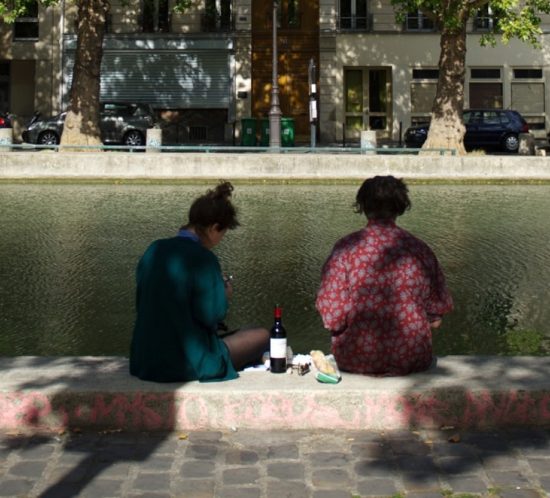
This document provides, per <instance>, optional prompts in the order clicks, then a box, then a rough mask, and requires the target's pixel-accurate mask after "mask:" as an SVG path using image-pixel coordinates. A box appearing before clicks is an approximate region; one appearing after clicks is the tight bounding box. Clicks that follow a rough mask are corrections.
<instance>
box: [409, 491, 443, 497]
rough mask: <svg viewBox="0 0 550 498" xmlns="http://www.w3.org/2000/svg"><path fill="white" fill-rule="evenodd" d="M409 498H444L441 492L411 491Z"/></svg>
mask: <svg viewBox="0 0 550 498" xmlns="http://www.w3.org/2000/svg"><path fill="white" fill-rule="evenodd" d="M407 498H442V494H441V492H439V491H411V492H410V493H407Z"/></svg>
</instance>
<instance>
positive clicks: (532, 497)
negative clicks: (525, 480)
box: [498, 488, 540, 498]
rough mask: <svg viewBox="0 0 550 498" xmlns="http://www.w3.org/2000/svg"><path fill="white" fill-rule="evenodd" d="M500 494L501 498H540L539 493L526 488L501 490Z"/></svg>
mask: <svg viewBox="0 0 550 498" xmlns="http://www.w3.org/2000/svg"><path fill="white" fill-rule="evenodd" d="M498 494H499V495H500V498H540V494H539V492H538V491H536V490H534V489H524V488H520V489H517V488H511V489H508V488H506V489H501V490H499V493H498Z"/></svg>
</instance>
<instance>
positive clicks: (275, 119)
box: [269, 0, 281, 148]
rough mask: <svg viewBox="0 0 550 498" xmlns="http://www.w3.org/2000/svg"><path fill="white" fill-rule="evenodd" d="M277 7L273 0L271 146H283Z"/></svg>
mask: <svg viewBox="0 0 550 498" xmlns="http://www.w3.org/2000/svg"><path fill="white" fill-rule="evenodd" d="M277 7H278V0H273V62H272V67H273V74H272V81H271V108H270V109H269V146H270V147H272V148H278V147H280V146H281V108H280V106H279V82H278V74H277Z"/></svg>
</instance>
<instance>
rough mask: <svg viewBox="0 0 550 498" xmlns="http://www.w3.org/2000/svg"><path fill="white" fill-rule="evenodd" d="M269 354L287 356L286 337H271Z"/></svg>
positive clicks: (276, 356)
mask: <svg viewBox="0 0 550 498" xmlns="http://www.w3.org/2000/svg"><path fill="white" fill-rule="evenodd" d="M269 356H270V357H271V358H286V339H271V340H270V343H269Z"/></svg>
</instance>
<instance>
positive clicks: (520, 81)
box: [0, 0, 550, 144]
mask: <svg viewBox="0 0 550 498" xmlns="http://www.w3.org/2000/svg"><path fill="white" fill-rule="evenodd" d="M278 4H279V8H278V10H277V16H276V17H277V32H278V36H277V52H278V84H279V88H280V105H281V110H282V113H283V116H285V117H290V118H293V120H294V124H295V132H296V141H297V142H298V143H300V142H302V143H309V142H310V135H309V134H310V130H311V128H310V114H309V112H310V111H309V100H310V85H309V83H311V81H308V79H309V76H310V75H309V74H308V67H309V66H310V65H311V64H314V65H315V67H316V69H317V71H316V74H315V79H316V90H317V92H318V94H317V97H318V123H317V133H318V137H317V138H318V142H320V143H322V144H335V143H346V144H348V143H353V142H357V141H358V140H359V136H360V132H361V130H376V134H377V137H378V140H379V142H381V143H384V142H387V143H399V142H400V139H401V136H402V133H403V131H404V130H405V129H406V128H407V127H408V126H409V125H411V124H415V123H420V122H425V121H427V120H428V119H429V114H430V109H431V103H432V101H433V97H434V95H435V88H436V83H437V77H438V67H437V66H438V59H439V35H438V33H437V32H435V31H434V29H433V25H432V24H431V22H430V20H429V19H427V18H425V17H423V16H422V15H421V14H420V13H411V14H410V15H409V16H408V17H407V19H406V21H405V22H404V23H398V22H396V19H395V14H394V11H393V8H392V6H391V4H390V1H389V0H309V1H307V2H306V1H304V0H279V2H278ZM272 20H273V4H272V2H264V1H263V0H197V1H196V2H195V4H194V6H193V7H192V8H190V9H188V10H187V11H185V12H184V13H175V12H173V9H172V5H171V2H170V0H130V1H129V2H127V3H122V2H120V3H118V2H116V1H113V2H112V7H111V11H110V12H109V16H108V21H107V33H106V35H105V41H104V54H103V59H102V72H101V98H102V99H103V100H124V101H136V102H147V103H150V104H152V105H153V107H154V108H155V109H156V110H157V111H158V113H159V116H161V118H162V120H163V128H164V131H163V140H164V142H165V143H171V144H186V143H226V144H227V143H239V134H240V123H241V119H243V118H246V117H255V118H258V119H261V118H266V117H267V115H268V112H269V108H270V99H271V83H272V56H273V52H272V45H273V38H272V33H273V22H272ZM75 22H76V9H75V7H74V4H73V3H66V4H65V3H64V2H61V3H60V4H59V5H57V6H51V7H47V8H45V7H43V6H40V5H39V4H38V3H37V4H36V6H35V8H31V9H30V11H29V12H28V14H27V17H25V18H20V19H18V20H17V21H16V22H15V23H14V24H13V25H7V24H1V25H0V36H1V37H2V41H3V42H2V45H1V47H0V111H10V112H12V113H14V114H15V115H16V116H18V118H19V119H18V121H19V122H21V123H24V122H25V121H26V120H28V119H29V118H30V117H31V116H32V114H33V113H34V112H41V113H42V114H45V115H48V114H55V113H56V112H60V111H61V110H63V109H64V108H65V107H66V105H67V100H68V92H69V89H70V83H71V78H72V68H73V62H74V54H75V49H76V35H75ZM492 22H493V18H492V15H491V13H490V12H489V11H480V12H479V14H478V16H477V17H476V18H474V19H472V20H471V21H470V24H469V26H468V38H467V59H466V67H467V71H466V86H465V106H466V107H470V108H475V107H490V108H493V107H494V108H513V109H516V110H518V111H520V112H521V113H522V114H523V115H524V117H525V118H526V119H527V120H528V122H529V124H530V127H531V129H532V130H533V132H534V134H535V135H536V136H538V137H543V136H545V132H546V130H550V116H549V111H548V110H549V109H550V95H549V94H548V92H546V85H547V82H548V81H550V18H548V16H543V24H542V28H543V31H544V34H543V36H542V39H541V42H542V49H535V48H532V47H530V46H529V45H526V44H523V43H521V42H519V41H515V40H514V41H511V42H510V43H509V44H508V45H506V46H503V45H497V47H494V48H493V47H487V48H483V47H481V46H480V44H479V40H480V37H481V36H482V35H483V33H484V32H486V31H487V29H488V28H490V27H491V25H492V24H491V23H492Z"/></svg>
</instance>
